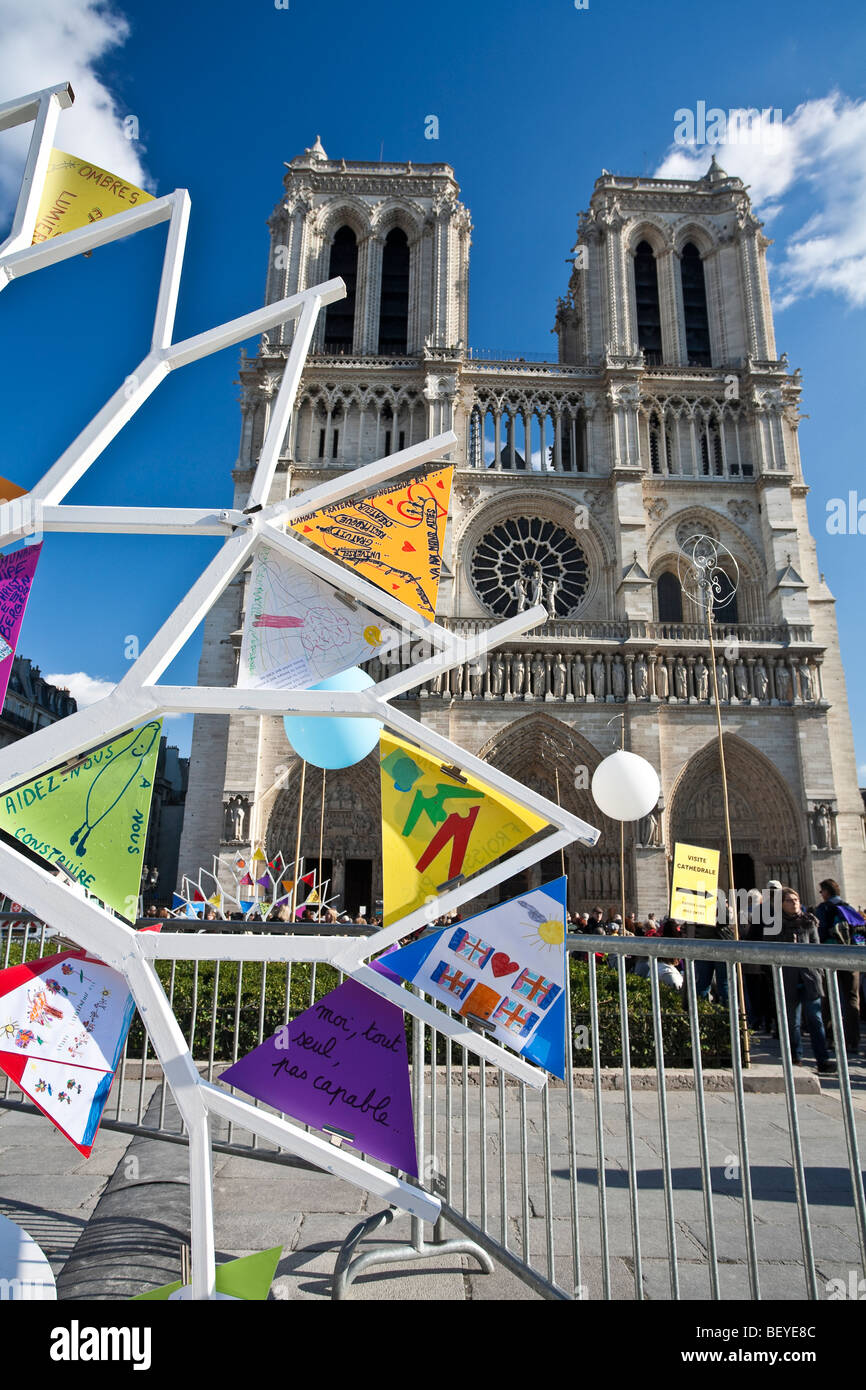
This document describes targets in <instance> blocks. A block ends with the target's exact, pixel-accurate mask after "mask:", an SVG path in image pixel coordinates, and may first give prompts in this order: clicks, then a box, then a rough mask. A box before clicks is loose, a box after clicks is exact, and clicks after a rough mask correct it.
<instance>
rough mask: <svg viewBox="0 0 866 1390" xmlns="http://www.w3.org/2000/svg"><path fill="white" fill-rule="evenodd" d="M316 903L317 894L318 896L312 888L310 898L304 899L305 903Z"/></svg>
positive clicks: (317, 899)
mask: <svg viewBox="0 0 866 1390" xmlns="http://www.w3.org/2000/svg"><path fill="white" fill-rule="evenodd" d="M318 901H319V894H318V892H317V891H316V889H315V888H314V889H313V891H312V893H311V894H310V896H309V897H308V898H307V899H305V903H317V902H318Z"/></svg>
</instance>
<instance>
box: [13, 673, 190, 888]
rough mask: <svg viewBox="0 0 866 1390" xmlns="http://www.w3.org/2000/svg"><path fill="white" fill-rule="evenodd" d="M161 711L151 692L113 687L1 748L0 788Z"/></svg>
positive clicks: (58, 763)
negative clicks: (93, 699)
mask: <svg viewBox="0 0 866 1390" xmlns="http://www.w3.org/2000/svg"><path fill="white" fill-rule="evenodd" d="M161 713H162V710H161V708H160V706H159V705H157V704H154V701H153V697H152V695H151V694H150V692H141V691H137V690H132V691H124V692H122V693H121V694H118V691H117V690H114V691H113V692H112V693H111V694H110V695H106V696H105V698H104V699H103V700H97V701H96V703H95V704H93V705H88V706H87V708H86V709H80V710H78V711H77V712H76V713H75V714H68V715H67V716H66V718H65V719H59V720H58V721H57V723H55V724H48V725H46V727H45V728H44V729H37V730H36V731H35V732H34V733H32V734H28V736H27V737H26V738H22V739H17V740H16V741H15V743H10V744H8V745H7V746H6V747H5V748H0V792H3V791H6V790H8V788H10V787H15V786H17V785H18V784H19V783H20V782H24V781H30V780H32V779H33V778H35V777H38V776H40V774H41V773H43V772H47V771H48V770H49V769H50V768H55V767H59V766H61V765H62V764H64V763H66V762H68V761H70V760H71V759H72V758H74V757H75V755H76V754H78V753H85V752H89V751H90V750H91V749H93V748H98V747H100V746H101V745H102V744H105V743H108V742H109V741H110V740H111V739H112V738H114V737H115V736H116V735H117V734H122V733H125V732H126V731H127V730H128V729H134V728H135V727H136V725H138V724H144V723H146V722H147V720H148V719H156V718H159V716H160V714H161ZM18 901H21V899H20V898H19V899H18Z"/></svg>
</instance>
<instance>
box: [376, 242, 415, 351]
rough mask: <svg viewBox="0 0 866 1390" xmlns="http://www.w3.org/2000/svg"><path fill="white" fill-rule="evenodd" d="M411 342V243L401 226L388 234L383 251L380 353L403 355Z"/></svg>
mask: <svg viewBox="0 0 866 1390" xmlns="http://www.w3.org/2000/svg"><path fill="white" fill-rule="evenodd" d="M408 339H409V242H408V239H407V237H406V233H405V232H404V231H403V230H402V228H400V227H394V228H392V230H391V231H390V232H389V233H388V236H387V238H386V240H385V247H384V250H383V252H382V297H381V299H380V301H379V353H380V355H381V356H392V355H393V356H396V355H400V354H404V353H405V352H406V350H407V345H408Z"/></svg>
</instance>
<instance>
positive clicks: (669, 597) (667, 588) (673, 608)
mask: <svg viewBox="0 0 866 1390" xmlns="http://www.w3.org/2000/svg"><path fill="white" fill-rule="evenodd" d="M656 591H657V594H658V609H659V622H660V623H681V622H682V620H683V591H682V589H681V588H680V581H679V579H678V578H677V576H676V575H675V574H673V573H671V571H670V570H665V572H664V574H660V575H659V581H658V584H657V585H656Z"/></svg>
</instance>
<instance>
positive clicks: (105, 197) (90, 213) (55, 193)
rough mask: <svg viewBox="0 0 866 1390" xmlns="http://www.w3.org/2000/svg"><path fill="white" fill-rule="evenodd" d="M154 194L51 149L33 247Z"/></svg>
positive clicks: (146, 200) (84, 160) (142, 201)
mask: <svg viewBox="0 0 866 1390" xmlns="http://www.w3.org/2000/svg"><path fill="white" fill-rule="evenodd" d="M152 202H153V195H152V194H150V193H145V191H144V189H143V188H136V186H135V184H134V183H127V182H126V180H125V179H120V178H118V177H117V175H116V174H110V173H109V172H108V170H107V169H100V168H99V166H98V165H96V164H89V163H88V161H87V160H86V159H79V157H78V155H75V154H66V153H64V151H63V150H52V151H51V154H50V155H49V158H48V172H47V173H46V175H45V184H44V187H43V189H42V198H41V199H40V202H39V212H38V213H37V215H36V226H35V227H34V229H33V243H32V244H33V245H34V246H35V245H36V243H37V242H39V241H48V240H49V239H50V238H51V237H56V236H62V235H63V233H64V232H74V231H76V230H77V228H78V227H86V226H87V224H88V222H98V221H99V220H100V219H101V218H103V217H111V215H112V214H113V213H115V212H128V211H129V209H130V208H134V207H138V206H139V205H140V204H141V203H152Z"/></svg>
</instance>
